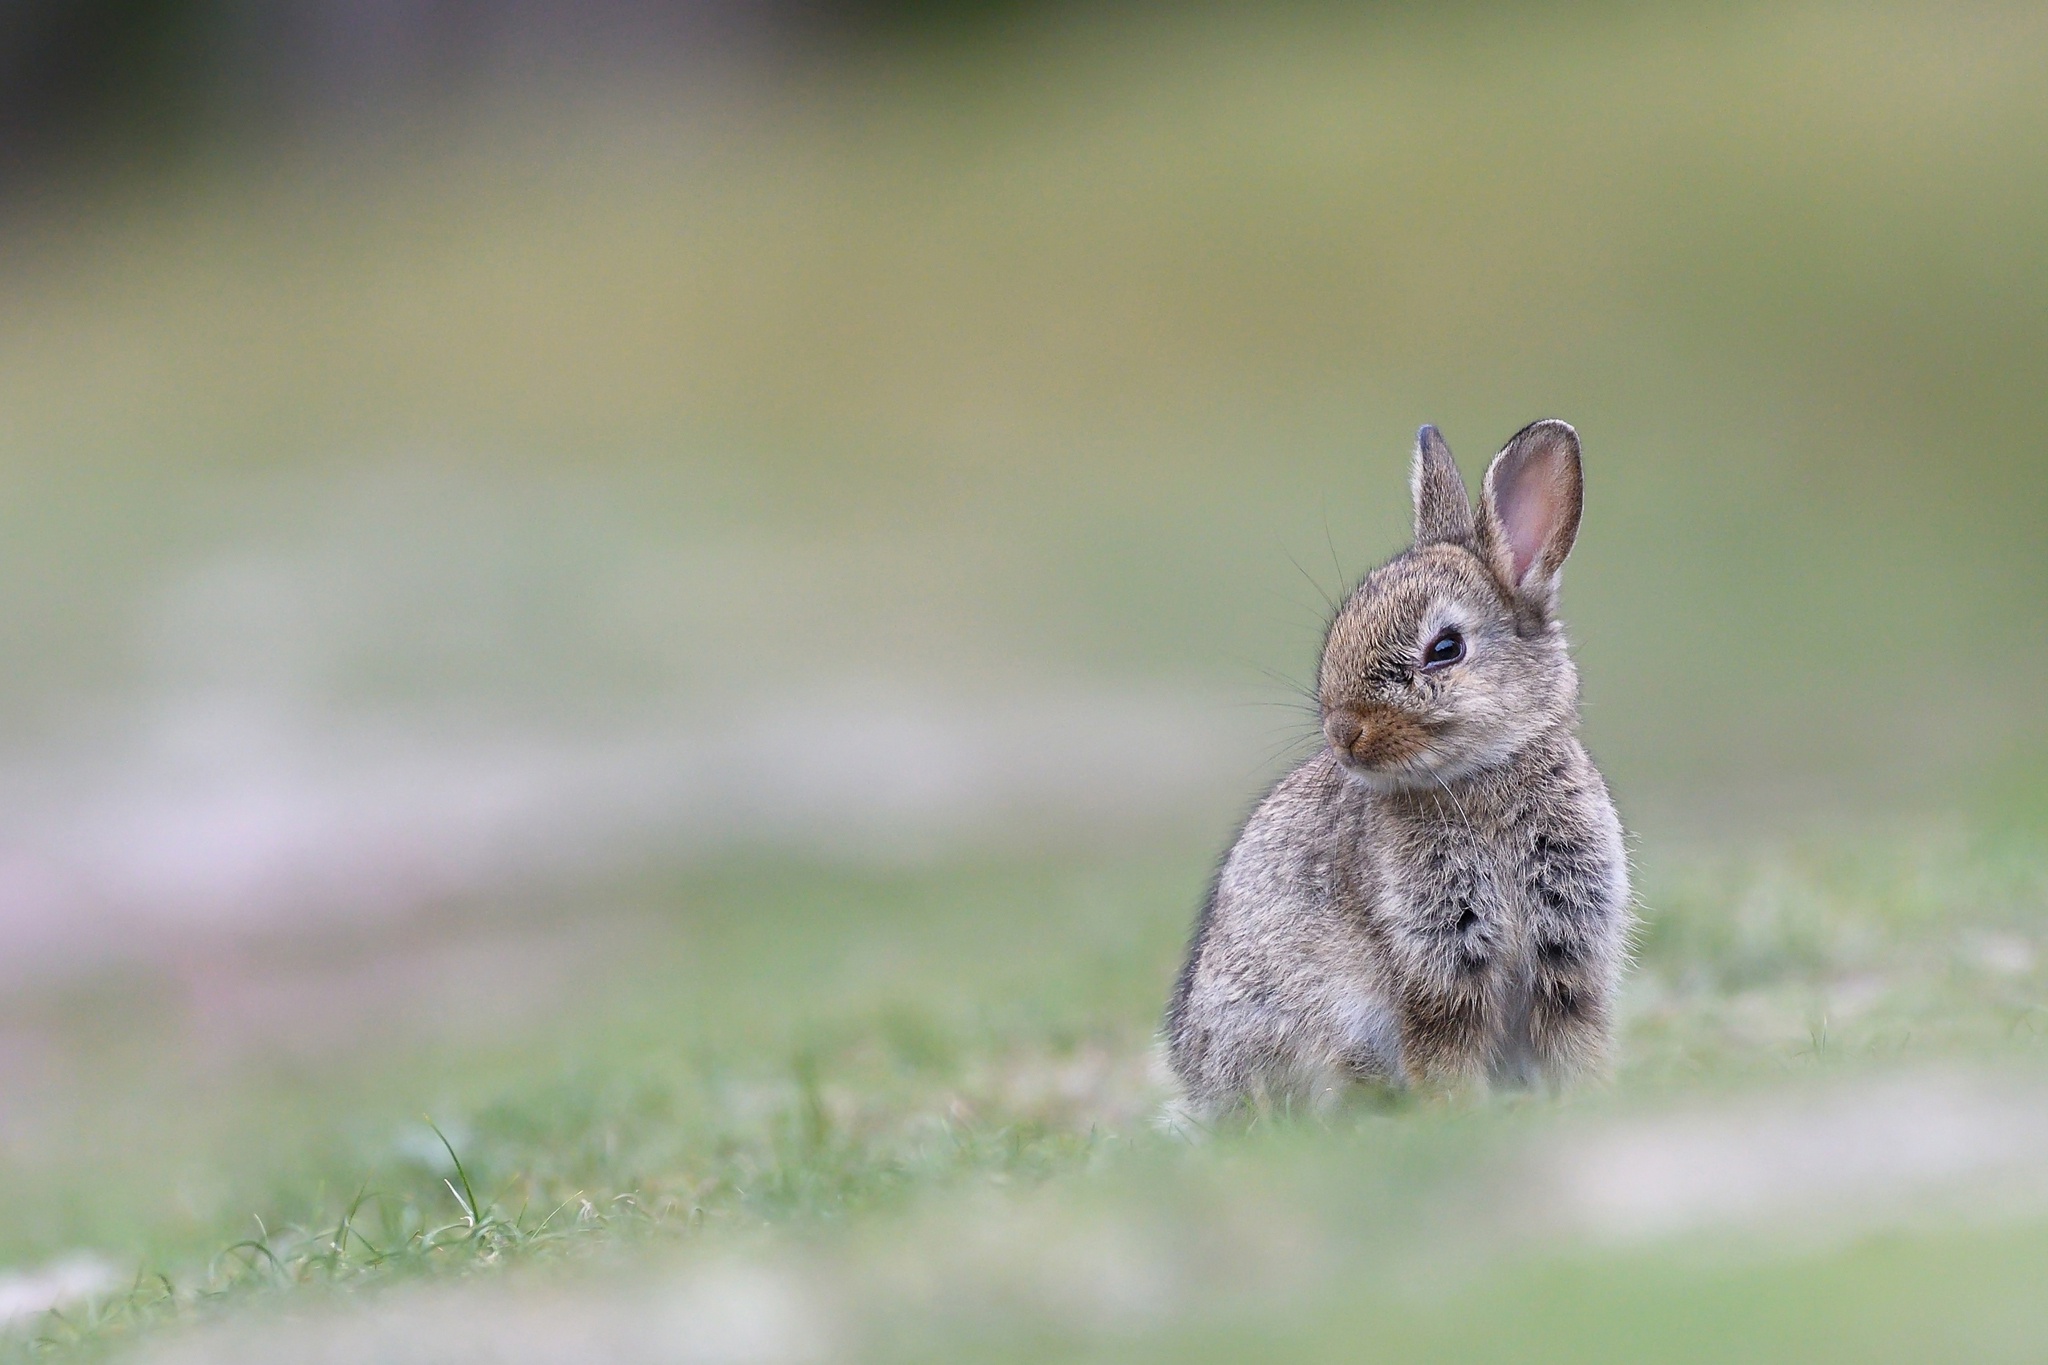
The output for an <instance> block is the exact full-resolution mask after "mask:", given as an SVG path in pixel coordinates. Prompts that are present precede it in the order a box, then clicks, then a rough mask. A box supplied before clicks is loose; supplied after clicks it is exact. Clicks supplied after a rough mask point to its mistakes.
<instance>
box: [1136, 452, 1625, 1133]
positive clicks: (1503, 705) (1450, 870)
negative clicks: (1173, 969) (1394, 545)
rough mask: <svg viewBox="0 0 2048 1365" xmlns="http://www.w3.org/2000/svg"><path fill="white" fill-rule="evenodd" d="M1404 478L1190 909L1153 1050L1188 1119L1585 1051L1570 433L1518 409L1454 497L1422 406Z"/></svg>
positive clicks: (1604, 904)
mask: <svg viewBox="0 0 2048 1365" xmlns="http://www.w3.org/2000/svg"><path fill="white" fill-rule="evenodd" d="M1412 492H1413V495H1414V502H1415V543H1414V545H1413V546H1412V547H1411V548H1409V549H1407V550H1404V551H1402V552H1401V553H1400V554H1398V555H1396V556H1395V557H1394V558H1393V559H1391V560H1389V561H1388V562H1387V563H1385V564H1383V565H1381V566H1380V567H1379V568H1377V569H1374V570H1373V571H1372V572H1371V573H1369V574H1367V575H1366V576H1365V578H1364V580H1363V581H1362V582H1360V583H1359V585H1358V587H1357V588H1356V589H1355V590H1354V591H1353V592H1352V593H1351V595H1350V596H1349V598H1347V599H1346V600H1345V602H1344V603H1343V605H1342V606H1341V607H1339V608H1338V609H1337V613H1336V618H1335V619H1334V620H1333V621H1332V622H1331V623H1330V627H1329V632H1328V635H1327V636H1326V638H1325V640H1324V643H1323V651H1322V658H1321V661H1320V663H1319V665H1318V668H1317V684H1316V699H1317V704H1318V709H1319V711H1320V714H1321V720H1322V738H1323V740H1324V744H1323V747H1322V748H1321V749H1320V751H1319V752H1317V753H1316V754H1315V756H1314V757H1312V758H1310V759H1308V760H1307V761H1306V762H1305V763H1303V764H1301V765H1300V766H1299V767H1297V768H1296V769H1294V771H1293V772H1291V773H1289V774H1288V775H1287V776H1286V777H1284V778H1282V779H1281V780H1280V782H1279V784H1278V785H1277V786H1275V787H1274V788H1273V790H1272V791H1271V792H1270V793H1269V794H1268V795H1267V796H1266V797H1265V799H1264V800H1263V801H1261V802H1260V803H1259V805H1258V807H1257V808H1256V809H1255V810H1254V811H1253V813H1252V815H1251V817H1250V819H1249V820H1248V821H1247V822H1246V823H1245V826H1244V829H1243V831H1242V832H1241V833H1240V834H1239V835H1238V838H1237V842H1236V843H1235V845H1234V846H1233V847H1232V848H1231V849H1230V852H1229V853H1228V854H1227V855H1226V856H1225V858H1224V859H1223V862H1222V864H1221V866H1220V867H1219V868H1218V870H1217V873H1216V878H1215V882H1214V884H1213V887H1212V889H1211V891H1210V894H1209V898H1208V901H1207V903H1206V905H1205V906H1204V907H1203V909H1202V912H1201V914H1200V916H1199V917H1198V919H1197V921H1196V924H1195V928H1194V933H1193V936H1192V940H1191V942H1190V943H1189V946H1188V952H1187V960H1186V965H1185V967H1184V968H1183V969H1182V971H1181V973H1180V977H1179V979H1178V981H1177V983H1176V984H1175V987H1174V990H1173V994H1172V999H1171V1001H1170V1003H1169V1005H1168V1007H1167V1013H1166V1023H1165V1030H1164V1045H1165V1046H1164V1052H1165V1058H1166V1062H1167V1065H1168V1067H1169V1068H1170V1070H1171V1071H1172V1072H1173V1073H1174V1075H1175V1078H1176V1079H1177V1080H1178V1081H1179V1083H1180V1087H1181V1094H1182V1098H1181V1100H1180V1101H1179V1105H1180V1108H1179V1110H1178V1113H1179V1114H1180V1115H1182V1116H1184V1117H1188V1118H1192V1119H1194V1120H1196V1121H1198V1122H1203V1121H1208V1120H1213V1119H1215V1118H1217V1117H1219V1116H1221V1115H1223V1114H1224V1113H1226V1112H1227V1111H1230V1110H1233V1109H1237V1108H1239V1107H1241V1106H1252V1107H1259V1108H1263V1107H1266V1106H1271V1105H1283V1106H1293V1105H1296V1104H1303V1103H1308V1104H1311V1105H1314V1106H1317V1107H1320V1106H1322V1105H1324V1104H1327V1103H1328V1102H1329V1101H1330V1100H1331V1099H1332V1098H1334V1097H1335V1096H1336V1095H1338V1094H1339V1093H1340V1092H1341V1091H1342V1090H1343V1089H1344V1088H1345V1087H1347V1086H1348V1085H1351V1084H1353V1083H1365V1084H1368V1085H1379V1086H1382V1087H1389V1088H1394V1089H1410V1090H1419V1091H1423V1092H1427V1093H1438V1094H1443V1093H1450V1092H1455V1091H1460V1090H1474V1089H1476V1090H1484V1089H1487V1088H1489V1087H1493V1086H1500V1087H1506V1088H1527V1087H1532V1086H1539V1085H1540V1086H1543V1087H1546V1088H1549V1089H1553V1090H1555V1089H1557V1088H1560V1087H1562V1086H1563V1085H1565V1084H1566V1083H1568V1082H1570V1081H1572V1080H1573V1079H1575V1078H1580V1077H1584V1076H1587V1075H1589V1074H1594V1073H1598V1072H1600V1071H1602V1070H1603V1069H1604V1068H1605V1066H1606V1065H1607V1062H1608V1059H1609V1054H1610V1051H1611V1048H1612V1041H1613V1031H1614V995H1615V989H1616V985H1617V982H1618V979H1619V977H1620V974H1621V972H1622V970H1623V967H1624V966H1625V964H1626V961H1627V958H1628V953H1629V942H1630V938H1631V934H1632V932H1633V925H1634V919H1633V912H1632V910H1631V907H1630V898H1629V883H1628V864H1627V857H1626V853H1625V850H1624V847H1623V842H1622V839H1623V836H1622V829H1621V823H1620V820H1619V818H1618V817H1617V816H1616V814H1615V809H1614V803H1613V801H1612V800H1611V799H1610V798H1609V796H1608V793H1607V787H1606V784H1605V783H1604V782H1603V781H1602V779H1601V776H1600V773H1599V771H1598V770H1597V769H1596V768H1595V767H1594V766H1593V762H1592V760H1591V759H1590V758H1589V757H1587V754H1586V751H1585V750H1584V749H1583V748H1582V747H1581V746H1580V744H1579V740H1578V737H1577V735H1576V733H1575V731H1576V728H1577V721H1578V673H1577V671H1576V670H1575V669H1574V668H1573V666H1572V661H1571V657H1570V655H1569V653H1568V652H1567V649H1566V645H1565V638H1564V632H1563V629H1562V627H1561V626H1560V625H1559V623H1558V619H1557V590H1558V577H1559V572H1560V570H1562V569H1563V567H1564V561H1565V556H1566V555H1567V554H1569V553H1570V552H1571V548H1572V542H1573V540H1574V539H1575V538H1576V536H1577V534H1578V529H1579V514H1580V510H1581V507H1582V505H1583V483H1582V476H1581V472H1580V463H1579V440H1578V434H1577V433H1576V432H1575V431H1574V430H1573V429H1572V428H1571V427H1570V426H1569V425H1567V424H1566V423H1564V422H1559V421H1554V420H1553V421H1541V422H1536V423H1534V424H1532V425H1530V426H1527V427H1524V428H1523V429H1522V430H1521V431H1520V432H1518V433H1516V434H1515V436H1514V438H1513V439H1512V440H1510V441H1509V442H1508V443H1507V445H1506V446H1505V447H1503V448H1502V450H1501V452H1500V453H1499V454H1498V455H1496V456H1495V457H1494V460H1493V464H1492V466H1491V467H1490V468H1489V469H1488V470H1487V471H1486V481H1485V484H1484V487H1483V490H1482V492H1481V496H1480V499H1479V505H1478V508H1477V510H1476V513H1475V510H1474V508H1473V505H1472V502H1471V500H1470V498H1469V496H1468V495H1467V493H1466V491H1465V484H1464V481H1463V480H1462V479H1461V478H1460V477H1459V475H1458V470H1457V466H1456V465H1455V464H1454V463H1453V462H1452V459H1451V452H1450V448H1449V447H1448V446H1447V445H1445V443H1444V440H1443V437H1442V436H1440V435H1439V434H1438V432H1437V430H1436V428H1434V427H1429V426H1425V427H1423V428H1422V430H1421V432H1420V433H1418V435H1417V437H1416V443H1415V460H1414V468H1413V478H1412Z"/></svg>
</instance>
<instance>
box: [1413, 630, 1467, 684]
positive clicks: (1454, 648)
mask: <svg viewBox="0 0 2048 1365" xmlns="http://www.w3.org/2000/svg"><path fill="white" fill-rule="evenodd" d="M1464 657H1465V637H1464V636H1462V635H1460V634H1459V633H1458V631H1457V628H1456V627H1452V628H1451V629H1449V630H1446V631H1443V632H1441V633H1440V634H1438V636H1437V637H1436V638H1435V639H1434V640H1431V641H1430V642H1429V648H1427V649H1425V650H1423V651H1422V670H1423V672H1425V673H1427V672H1428V671H1429V670H1431V669H1433V668H1445V667H1448V666H1449V665H1451V664H1454V663H1456V662H1458V660H1460V659H1462V658H1464Z"/></svg>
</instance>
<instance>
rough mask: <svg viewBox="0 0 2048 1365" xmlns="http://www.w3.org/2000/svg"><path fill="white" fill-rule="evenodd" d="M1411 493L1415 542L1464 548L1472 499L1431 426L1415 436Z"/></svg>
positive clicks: (1468, 535)
mask: <svg viewBox="0 0 2048 1365" xmlns="http://www.w3.org/2000/svg"><path fill="white" fill-rule="evenodd" d="M1409 483H1410V485H1411V486H1412V487H1413V488H1414V490H1415V543H1416V544H1417V545H1433V544H1437V543H1439V542H1442V541H1449V542H1450V543H1452V544H1454V545H1467V544H1470V543H1471V541H1472V534H1473V532H1472V497H1471V495H1470V494H1469V493H1467V492H1466V491H1465V481H1464V480H1463V479H1461V478H1459V477H1458V466H1457V465H1456V463H1454V462H1453V461H1452V459H1451V448H1450V447H1449V446H1447V445H1445V444H1444V438H1443V435H1442V433H1440V432H1439V431H1438V430H1437V429H1436V428H1435V427H1430V426H1426V427H1424V428H1423V429H1422V430H1420V431H1418V432H1416V433H1415V469H1414V471H1413V473H1412V474H1411V475H1410V477H1409Z"/></svg>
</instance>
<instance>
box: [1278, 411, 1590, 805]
mask: <svg viewBox="0 0 2048 1365" xmlns="http://www.w3.org/2000/svg"><path fill="white" fill-rule="evenodd" d="M1413 482H1414V492H1415V544H1414V546H1413V547H1411V548H1410V549H1408V550H1405V551H1403V552H1402V553H1401V554H1400V555H1397V556H1396V557H1395V558H1394V559H1392V560H1391V561H1389V562H1388V563H1386V564H1383V565H1381V566H1380V567H1379V568H1377V569H1375V570H1373V571H1372V572H1371V573H1370V574H1368V575H1366V578H1365V581H1364V582H1362V583H1360V584H1359V585H1358V587H1357V589H1356V590H1355V591H1354V592H1352V594H1351V596H1350V597H1349V598H1347V599H1346V600H1345V602H1344V605H1343V606H1342V607H1340V608H1339V609H1338V611H1337V617H1336V619H1335V620H1334V621H1332V622H1331V623H1330V631H1329V636H1328V638H1327V639H1326V640H1325V641H1324V643H1323V658H1322V664H1321V666H1320V668H1319V669H1318V673H1317V685H1316V691H1317V699H1318V701H1319V703H1320V707H1321V711H1322V720H1323V736H1324V738H1325V740H1326V741H1327V742H1328V744H1329V746H1330V752H1331V754H1332V756H1333V757H1335V758H1336V760H1337V761H1338V762H1339V763H1340V764H1341V765H1342V766H1343V768H1344V770H1345V772H1346V773H1348V774H1349V775H1350V776H1352V777H1353V778H1354V779H1356V780H1358V781H1361V782H1364V783H1366V784H1367V785H1369V786H1372V787H1375V788H1379V789H1382V790H1393V789H1399V788H1405V787H1414V786H1427V785H1430V784H1433V783H1436V782H1442V781H1449V780H1451V779H1453V778H1457V777H1463V776H1465V775H1467V774H1470V773H1474V772H1477V771H1480V770H1482V769H1485V768H1489V767H1493V766H1495V765H1497V764H1499V763H1502V762H1504V761H1506V760H1507V759H1508V758H1509V757H1511V756H1512V755H1513V754H1515V753H1516V752H1517V751H1518V750H1520V749H1522V748H1523V747H1525V746H1526V745H1527V744H1528V743H1529V742H1530V741H1531V740H1533V739H1535V738H1536V737H1537V736H1538V735H1540V734H1542V733H1544V732H1545V731H1547V730H1550V729H1553V728H1555V727H1556V726H1558V725H1561V724H1569V723H1571V721H1572V718H1573V716H1574V714H1575V711H1576V707H1577V704H1578V675H1577V673H1576V672H1575V671H1574V670H1573V668H1572V663H1571V658H1570V655H1569V654H1568V653H1567V652H1566V649H1565V641H1564V635H1563V632H1562V630H1560V629H1559V627H1558V624H1557V620H1556V616H1555V610H1556V602H1557V582H1558V573H1559V571H1560V570H1561V569H1562V568H1563V567H1564V560H1565V556H1566V555H1567V554H1569V553H1570V552H1571V548H1572V540H1573V538H1574V537H1575V536H1576V535H1577V534H1578V529H1579V509H1580V506H1581V476H1580V471H1579V439H1578V434H1577V433H1576V432H1574V431H1573V430H1572V429H1571V427H1569V426H1567V425H1566V424H1565V423H1563V422H1558V421H1544V422H1536V423H1534V424H1532V425H1530V426H1527V427H1524V428H1523V429H1522V430H1521V431H1520V432H1518V433H1516V435H1515V437H1514V439H1512V440H1510V441H1509V442H1508V443H1507V445H1506V447H1504V448H1503V449H1502V450H1501V452H1500V454H1498V455H1496V456H1495V457H1494V460H1493V464H1492V466H1491V467H1490V468H1489V469H1488V470H1487V471H1486V483H1485V486H1484V489H1483V490H1482V492H1481V495H1480V499H1479V506H1478V509H1477V511H1476V512H1475V511H1474V509H1473V506H1472V503H1471V500H1470V498H1469V496H1468V495H1467V494H1466V492H1465V483H1464V480H1462V479H1461V478H1459V477H1458V468H1457V466H1456V465H1455V464H1453V463H1452V461H1451V451H1450V447H1449V446H1447V445H1445V444H1444V440H1443V437H1442V436H1440V435H1438V434H1437V430H1436V428H1435V427H1424V428H1423V429H1422V431H1421V432H1420V433H1419V434H1418V435H1417V437H1416V441H1415V470H1414V481H1413Z"/></svg>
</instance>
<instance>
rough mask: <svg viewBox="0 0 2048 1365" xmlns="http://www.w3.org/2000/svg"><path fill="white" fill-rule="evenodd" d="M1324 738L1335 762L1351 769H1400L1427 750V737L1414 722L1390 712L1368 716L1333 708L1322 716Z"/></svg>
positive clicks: (1345, 709)
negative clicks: (1335, 759) (1334, 757)
mask: <svg viewBox="0 0 2048 1365" xmlns="http://www.w3.org/2000/svg"><path fill="white" fill-rule="evenodd" d="M1323 738H1324V739H1325V740H1326V741H1327V742H1328V743H1329V746H1330V752H1331V753H1332V754H1334V755H1335V756H1336V758H1337V761H1338V762H1339V763H1342V764H1343V765H1344V766H1345V767H1347V768H1351V769H1354V770H1357V769H1367V770H1371V769H1385V768H1392V767H1399V766H1402V765H1404V764H1406V763H1408V762H1409V761H1410V760H1412V759H1414V758H1416V757H1417V756H1418V755H1419V754H1421V753H1422V752H1423V751H1424V750H1425V749H1426V748H1427V747H1428V737H1427V736H1426V735H1425V734H1424V733H1423V730H1422V727H1421V726H1420V725H1419V724H1417V723H1416V722H1415V721H1414V720H1413V719H1411V718H1409V717H1407V716H1404V715H1401V714H1399V713H1397V712H1389V711H1374V712H1372V713H1370V714H1368V713H1367V712H1365V711H1362V710H1360V709H1358V708H1357V707H1352V706H1333V707H1331V708H1330V709H1329V710H1328V711H1326V712H1324V713H1323Z"/></svg>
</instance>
